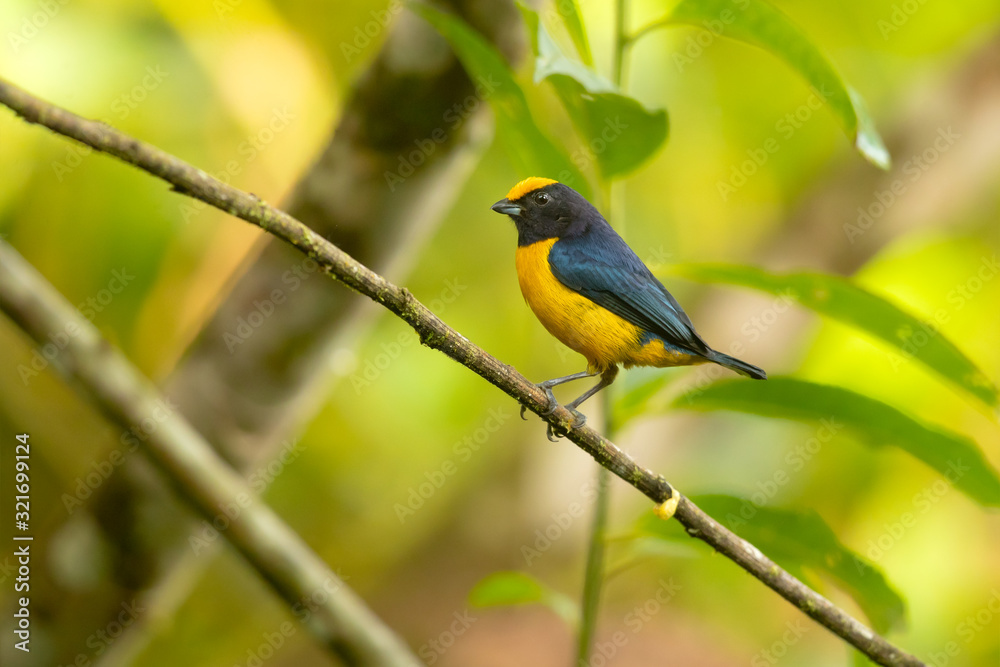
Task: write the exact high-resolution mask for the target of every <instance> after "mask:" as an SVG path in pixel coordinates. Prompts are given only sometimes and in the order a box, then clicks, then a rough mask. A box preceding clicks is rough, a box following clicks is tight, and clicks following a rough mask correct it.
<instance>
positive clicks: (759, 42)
mask: <svg viewBox="0 0 1000 667" xmlns="http://www.w3.org/2000/svg"><path fill="white" fill-rule="evenodd" d="M671 23H674V24H676V23H682V24H687V25H693V26H695V27H698V28H703V29H708V30H711V31H712V32H713V33H715V34H718V35H719V36H721V37H728V38H730V39H735V40H738V41H741V42H746V43H747V44H752V45H754V46H758V47H760V48H762V49H764V50H765V51H770V52H771V53H773V54H774V55H776V56H777V57H779V58H781V59H782V60H784V61H785V62H786V63H787V64H788V65H789V66H790V67H791V68H792V69H794V70H795V71H797V72H798V73H799V74H801V75H802V77H803V78H804V79H805V80H806V81H808V82H809V84H810V85H811V86H812V87H813V90H815V91H816V93H817V94H818V95H819V96H820V97H822V98H823V99H824V100H825V101H826V103H827V104H828V105H830V108H831V109H832V110H833V112H834V114H836V116H837V120H839V121H840V124H841V126H843V128H844V131H845V132H846V133H847V136H848V137H850V138H851V141H852V142H854V146H855V148H857V149H858V151H859V152H860V153H861V154H862V155H863V156H865V158H867V159H868V160H869V161H870V162H871V163H872V164H874V165H875V166H877V167H880V168H882V169H888V168H889V166H890V164H891V160H890V158H889V151H887V150H886V148H885V144H883V143H882V137H880V136H879V134H878V130H876V129H875V123H874V121H872V119H871V117H870V116H869V115H868V111H867V109H866V108H865V104H864V100H863V99H862V98H861V95H859V94H858V93H857V92H856V91H855V90H854V89H853V88H851V87H850V86H848V85H846V84H845V83H844V81H843V80H842V79H841V78H840V74H838V73H837V71H836V70H835V69H834V68H833V65H831V64H830V62H829V61H828V60H827V59H826V57H825V56H824V55H823V54H822V53H821V52H820V50H819V49H818V48H816V46H815V45H814V44H813V43H812V41H811V40H810V39H809V38H808V37H807V36H806V35H805V34H804V33H803V32H802V31H801V30H799V28H798V27H797V26H796V25H795V24H794V23H792V21H791V20H790V19H789V18H788V17H787V16H785V14H783V13H782V12H781V11H780V10H778V9H777V8H776V7H774V6H773V5H771V4H769V3H767V2H764V0H684V1H683V2H681V3H680V4H679V5H677V7H676V8H675V9H674V11H673V13H672V14H671V15H670V16H669V17H668V19H667V20H666V21H665V22H664V25H669V24H671Z"/></svg>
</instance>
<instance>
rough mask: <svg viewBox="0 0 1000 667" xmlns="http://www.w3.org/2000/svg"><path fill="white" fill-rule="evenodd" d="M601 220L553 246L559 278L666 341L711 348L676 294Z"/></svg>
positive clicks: (700, 350)
mask: <svg viewBox="0 0 1000 667" xmlns="http://www.w3.org/2000/svg"><path fill="white" fill-rule="evenodd" d="M602 223H603V224H597V225H591V226H590V228H589V229H588V230H587V232H586V233H584V234H582V235H580V236H571V237H564V238H562V239H560V240H559V241H557V242H556V243H555V244H554V245H553V246H552V250H551V251H550V252H549V266H550V267H551V269H552V273H553V274H554V275H555V277H556V278H557V279H558V280H559V282H561V283H562V284H563V285H565V286H566V287H568V288H570V289H571V290H574V291H575V292H578V293H580V294H582V295H583V296H585V297H587V298H588V299H590V300H591V301H593V302H595V303H597V304H598V305H600V306H602V307H604V308H607V309H608V310H610V311H611V312H612V313H614V314H616V315H618V316H619V317H622V318H623V319H625V320H628V321H629V322H631V323H632V324H635V325H636V326H638V327H641V328H642V329H645V330H646V331H649V332H650V333H653V334H656V335H658V336H660V337H661V338H663V339H664V340H666V341H667V342H669V343H673V344H674V345H677V346H679V347H682V348H685V349H687V350H689V351H691V352H694V353H696V354H701V355H707V354H709V353H710V348H709V347H708V345H707V344H706V343H705V341H703V340H702V339H701V336H699V335H698V333H697V332H696V331H695V330H694V325H693V324H691V320H690V319H689V318H688V316H687V313H685V312H684V310H683V309H682V308H681V307H680V304H678V303H677V300H676V299H674V297H673V296H671V294H670V292H668V291H667V288H666V287H664V286H663V284H662V283H660V281H659V280H657V279H656V277H655V276H654V275H653V274H652V273H650V271H649V269H648V268H646V265H645V264H643V263H642V260H641V259H639V257H638V256H637V255H636V254H635V253H634V252H633V251H632V249H631V248H629V247H628V244H626V243H625V241H624V240H622V238H621V237H620V236H618V234H617V233H616V232H615V231H614V230H613V229H612V228H611V226H610V225H608V224H607V223H604V222H603V221H602Z"/></svg>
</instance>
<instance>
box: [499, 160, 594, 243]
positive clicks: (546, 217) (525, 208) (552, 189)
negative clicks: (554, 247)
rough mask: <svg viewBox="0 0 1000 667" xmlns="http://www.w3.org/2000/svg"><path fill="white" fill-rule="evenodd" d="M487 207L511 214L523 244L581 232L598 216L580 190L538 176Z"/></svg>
mask: <svg viewBox="0 0 1000 667" xmlns="http://www.w3.org/2000/svg"><path fill="white" fill-rule="evenodd" d="M490 208H492V209H493V210H494V211H496V212H497V213H503V214H504V215H509V216H510V217H511V219H512V220H513V221H514V225H515V226H516V227H517V243H518V245H522V246H523V245H531V244H532V243H537V242H538V241H544V240H545V239H551V238H563V237H564V236H571V235H573V234H576V233H581V232H582V231H584V230H585V229H586V226H587V222H588V221H590V220H591V219H593V217H594V216H597V218H598V219H600V213H598V212H597V209H595V208H594V207H593V206H592V205H591V204H590V202H588V201H587V200H586V199H584V198H583V196H582V195H581V194H580V193H579V192H577V191H576V190H574V189H573V188H571V187H569V186H568V185H563V184H562V183H559V182H558V181H553V180H552V179H551V178H540V177H538V176H532V177H531V178H526V179H524V180H523V181H521V182H520V183H518V184H517V185H515V186H514V187H513V188H511V189H510V192H508V193H507V196H506V197H505V198H504V199H501V200H500V201H498V202H497V203H496V204H493V206H491V207H490Z"/></svg>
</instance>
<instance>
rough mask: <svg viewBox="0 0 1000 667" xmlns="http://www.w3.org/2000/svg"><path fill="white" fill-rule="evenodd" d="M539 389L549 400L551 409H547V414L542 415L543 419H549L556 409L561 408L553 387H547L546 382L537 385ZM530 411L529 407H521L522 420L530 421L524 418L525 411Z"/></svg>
mask: <svg viewBox="0 0 1000 667" xmlns="http://www.w3.org/2000/svg"><path fill="white" fill-rule="evenodd" d="M536 386H537V387H538V388H539V389H541V390H542V391H544V392H545V395H546V396H547V397H548V399H549V407H548V408H546V409H545V412H543V413H541V414H542V416H543V417H548V416H549V415H551V414H552V413H553V412H555V411H556V408H558V407H559V402H558V401H557V400H556V395H555V394H553V393H552V387H549V386H547V385H546V384H545V383H544V382H543V383H542V384H539V385H536ZM527 409H528V406H527V405H521V419H523V420H524V421H528V418H527V417H525V416H524V413H525V411H526V410H527Z"/></svg>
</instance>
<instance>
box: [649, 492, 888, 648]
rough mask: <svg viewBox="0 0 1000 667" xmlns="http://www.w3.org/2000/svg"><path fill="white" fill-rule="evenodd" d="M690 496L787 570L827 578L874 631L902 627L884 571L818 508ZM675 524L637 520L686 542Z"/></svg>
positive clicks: (656, 532) (656, 519) (657, 532)
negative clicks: (853, 547) (849, 542)
mask: <svg viewBox="0 0 1000 667" xmlns="http://www.w3.org/2000/svg"><path fill="white" fill-rule="evenodd" d="M691 500H692V501H693V502H694V503H695V504H696V505H698V506H699V507H701V508H702V509H703V510H705V511H706V512H708V513H709V514H710V515H712V517H714V518H715V519H716V520H717V521H719V522H720V523H722V524H723V525H725V526H726V527H727V528H729V529H730V530H732V531H733V532H734V533H736V534H737V535H739V536H740V537H742V538H743V539H745V540H747V541H748V542H750V543H751V544H753V545H754V546H756V547H757V548H759V549H760V550H761V551H762V552H764V553H765V554H767V555H768V557H770V558H771V559H773V560H774V561H775V562H777V563H778V564H779V565H781V566H782V567H784V568H785V569H788V570H790V571H793V572H795V571H800V570H801V568H808V569H809V570H811V571H815V572H820V573H823V574H825V575H827V576H828V577H830V579H831V580H832V581H833V582H834V583H835V584H836V585H837V586H838V587H839V588H841V589H842V590H844V591H845V592H846V593H848V594H849V595H850V596H851V597H852V598H853V599H854V600H855V601H856V602H857V603H858V606H859V607H861V609H862V610H864V612H865V615H866V616H868V618H869V619H870V620H871V623H872V625H874V626H875V629H876V630H877V631H879V632H888V631H890V630H893V629H901V628H902V627H903V626H904V625H905V623H906V603H905V602H904V601H903V598H902V597H901V596H900V595H899V593H897V592H896V590H895V589H894V588H893V587H892V585H891V584H890V583H889V581H888V580H887V579H886V577H885V575H884V574H883V573H882V572H881V570H879V569H878V568H877V567H876V566H875V565H873V564H872V563H871V562H869V561H867V560H866V559H864V558H862V557H861V556H860V555H858V554H857V553H855V552H853V551H851V550H850V549H848V548H847V547H846V546H844V545H843V544H841V542H840V540H839V539H837V536H836V534H834V532H833V530H832V529H831V528H830V526H828V525H827V523H826V522H825V521H824V520H823V519H822V518H821V517H820V516H819V515H818V514H817V513H816V512H813V511H800V510H790V509H779V508H774V507H768V506H767V505H764V504H762V503H755V502H753V500H752V499H748V498H738V497H735V496H727V495H702V496H693V497H692V498H691ZM674 523H676V522H672V521H663V520H662V519H660V518H659V517H657V516H655V515H654V514H652V513H649V514H648V515H644V516H643V518H642V519H640V526H639V528H640V530H641V531H642V532H645V533H649V534H652V535H656V536H658V537H661V538H663V539H666V540H670V541H677V540H685V539H686V540H687V541H690V540H689V539H688V538H687V536H686V535H684V533H683V531H681V530H677V529H676V528H674V527H672V526H671V524H674Z"/></svg>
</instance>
